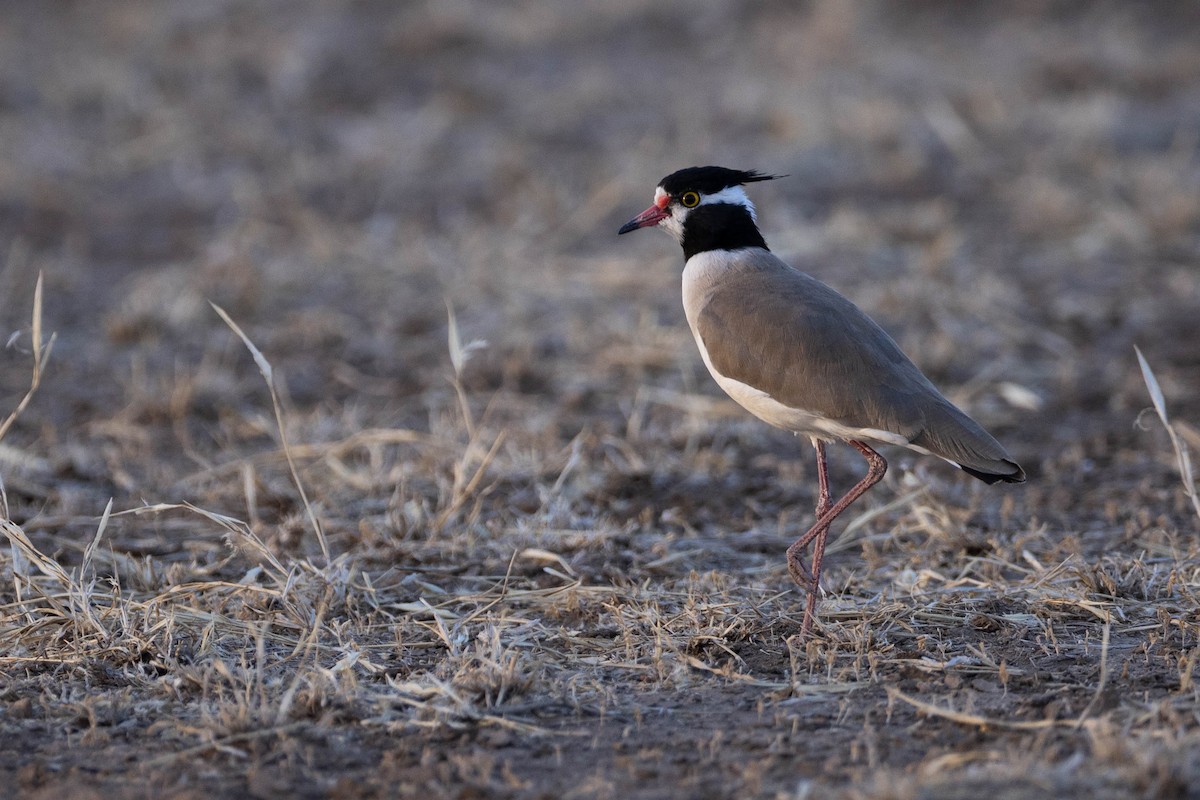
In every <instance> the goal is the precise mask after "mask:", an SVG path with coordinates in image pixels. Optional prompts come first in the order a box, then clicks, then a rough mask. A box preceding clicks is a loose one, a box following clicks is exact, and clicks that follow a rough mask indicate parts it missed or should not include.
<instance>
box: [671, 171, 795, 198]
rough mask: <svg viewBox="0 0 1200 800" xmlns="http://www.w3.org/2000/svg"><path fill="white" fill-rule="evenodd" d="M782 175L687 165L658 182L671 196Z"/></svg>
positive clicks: (709, 190)
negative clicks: (685, 167)
mask: <svg viewBox="0 0 1200 800" xmlns="http://www.w3.org/2000/svg"><path fill="white" fill-rule="evenodd" d="M783 177H786V176H784V175H765V174H763V173H761V172H757V171H755V170H752V169H751V170H743V169H728V168H726V167H688V168H687V169H681V170H679V171H678V172H672V173H671V174H670V175H668V176H667V177H665V178H663V179H662V180H661V181H659V182H658V185H659V186H661V187H662V189H663V191H664V192H666V193H667V194H669V195H671V196H676V195H679V194H682V193H683V192H686V191H689V190H691V191H696V192H700V194H716V193H717V192H719V191H721V190H722V189H728V188H729V187H730V186H741V185H742V184H744V183H757V182H758V181H770V180H774V179H776V178H783Z"/></svg>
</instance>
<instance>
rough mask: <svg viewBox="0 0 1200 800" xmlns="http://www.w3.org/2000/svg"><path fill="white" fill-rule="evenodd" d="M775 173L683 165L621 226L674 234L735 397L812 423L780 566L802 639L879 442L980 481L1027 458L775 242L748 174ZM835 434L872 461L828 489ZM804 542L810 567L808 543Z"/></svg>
mask: <svg viewBox="0 0 1200 800" xmlns="http://www.w3.org/2000/svg"><path fill="white" fill-rule="evenodd" d="M783 177H787V176H786V175H769V174H764V173H761V172H758V171H755V170H737V169H729V168H726V167H716V166H707V167H688V168H686V169H681V170H679V171H677V172H673V173H671V174H670V175H668V176H666V177H665V178H663V179H662V180H661V181H659V183H658V186H657V187H656V188H655V191H654V204H653V205H651V206H650V207H649V208H647V209H646V210H645V211H643V212H642V213H640V214H638V215H637V216H635V217H634V218H633V219H631V220H629V222H627V223H625V224H624V225H623V226H621V228H620V230H618V231H617V234H618V235H621V234H626V233H630V232H631V231H635V230H638V229H640V228H649V227H657V228H660V229H662V230H664V231H666V232H667V233H669V234H670V235H671V236H673V237H674V238H675V239H676V240H677V241H678V242H679V244H680V245H681V246H682V247H683V257H684V267H683V310H684V314H685V316H686V317H687V322H688V327H689V328H690V329H691V332H692V336H693V337H694V338H695V340H696V345H697V346H698V347H699V349H700V356H701V358H702V359H703V361H704V365H705V366H706V367H707V368H708V371H709V372H710V373H711V374H712V377H713V378H714V379H715V380H716V382H717V384H718V385H719V386H720V387H721V388H722V389H723V390H724V391H725V392H726V393H727V394H728V395H729V396H730V397H731V398H733V400H735V401H736V402H737V403H738V404H739V405H741V406H742V407H744V408H745V409H746V410H747V411H749V412H750V413H751V414H753V415H754V416H756V417H758V418H759V419H761V420H763V421H764V422H767V423H768V424H770V425H773V426H775V427H778V428H782V429H784V430H788V431H792V432H793V433H795V434H797V435H800V436H807V437H808V438H809V439H810V440H811V441H812V444H813V447H814V448H815V449H816V457H817V480H818V492H817V501H816V515H815V521H814V523H813V525H812V527H810V528H809V529H808V530H807V531H806V532H805V533H804V534H803V535H802V536H800V537H799V538H798V539H796V540H795V542H793V543H792V545H791V546H790V547H788V549H787V565H788V573H789V574H790V576H791V578H792V580H793V581H794V582H795V583H796V584H797V585H798V586H799V587H800V588H801V589H803V590H805V591H806V592H807V599H806V603H805V609H804V621H803V623H802V625H801V629H800V638H801V640H804V639H806V638H807V637H808V636H809V635H810V632H811V631H812V627H813V622H814V619H815V617H816V604H817V596H818V593H819V592H820V581H821V564H822V560H823V558H824V555H825V545H826V541H827V540H828V537H829V531H830V527H831V525H832V524H833V522H834V521H835V520H836V519H837V517H838V516H839V515H840V514H842V513H843V512H844V511H845V510H846V509H847V508H848V507H849V506H850V505H851V504H852V503H854V502H855V501H856V500H858V499H859V498H860V497H862V496H863V494H865V493H866V492H867V490H869V489H870V488H871V487H872V486H874V485H875V484H877V483H879V481H880V480H882V479H883V476H884V473H885V472H886V471H887V460H886V459H884V457H883V456H882V455H880V454H879V453H878V452H877V451H876V450H875V449H874V447H875V446H879V445H897V446H899V447H904V448H907V449H909V450H913V451H916V452H917V453H921V454H925V455H933V456H938V457H940V458H942V459H944V460H946V461H948V462H950V463H951V464H953V465H955V466H957V467H958V468H960V469H961V470H963V471H964V472H966V473H967V474H969V475H972V476H974V477H976V478H978V479H980V480H982V481H984V482H985V483H988V484H993V483H997V482H1005V483H1021V482H1023V481H1024V480H1025V471H1024V470H1023V469H1021V466H1020V465H1019V464H1017V462H1016V461H1014V460H1013V458H1012V457H1011V456H1010V455H1009V454H1008V451H1006V450H1005V449H1004V447H1003V446H1002V445H1001V444H1000V443H999V442H998V441H996V439H995V438H993V437H992V435H991V434H989V433H988V432H987V431H985V430H984V429H983V427H982V426H980V425H979V424H978V423H977V422H975V421H974V420H973V419H971V418H970V417H969V416H967V415H966V414H965V413H963V412H962V411H961V410H960V409H958V408H957V407H956V406H955V405H954V404H953V403H951V402H950V401H949V400H947V399H946V398H945V397H944V396H943V395H942V393H941V392H939V391H938V390H937V388H936V387H935V386H934V385H933V383H932V382H930V380H929V379H928V378H927V377H925V375H924V374H923V373H922V372H921V370H920V369H919V368H918V367H917V366H916V365H915V364H914V363H913V362H912V360H910V359H909V358H908V356H906V355H905V354H904V353H903V352H902V351H901V349H900V347H899V346H898V345H897V344H896V342H895V341H894V340H893V339H892V337H891V336H889V335H888V334H887V332H886V331H884V330H883V328H881V327H880V326H879V325H878V324H877V323H876V322H875V321H874V320H872V319H871V318H870V317H869V316H867V314H866V313H864V312H863V311H862V310H860V309H859V308H858V306H856V305H854V304H853V303H852V302H851V301H850V300H848V299H846V298H845V297H843V296H842V295H841V294H839V293H838V292H837V291H835V290H834V289H832V288H830V287H829V286H827V285H825V284H824V283H822V282H820V281H818V280H817V279H816V278H813V277H812V276H810V275H808V274H806V273H804V272H801V271H800V270H798V269H796V268H794V267H792V266H791V265H789V264H788V263H786V262H785V261H783V260H782V259H780V258H779V257H778V256H776V255H775V254H774V253H772V252H771V250H770V249H769V248H768V247H767V243H766V240H765V239H764V238H763V236H762V233H760V232H759V229H758V218H757V216H756V214H755V208H754V204H753V203H752V202H751V201H750V199H749V197H747V195H746V191H745V189H744V188H743V187H744V186H745V185H747V184H752V183H758V182H760V181H769V180H776V179H778V178H783ZM832 442H845V443H847V444H849V445H851V446H852V447H853V448H855V449H856V450H858V452H859V453H861V454H862V456H863V457H864V458H865V459H866V461H867V474H866V475H865V476H864V477H863V478H862V479H861V480H860V481H858V482H857V483H856V484H854V486H853V487H851V488H850V490H849V491H847V492H846V494H845V495H843V496H842V497H841V498H840V499H839V500H837V502H834V501H833V496H832V492H831V490H830V485H829V475H828V470H827V466H826V459H825V449H826V445H827V444H829V443H832ZM809 545H811V546H812V557H811V559H812V560H811V563H812V566H811V568H809V567H807V566H805V563H804V557H803V554H804V552H805V549H806V548H807V547H809Z"/></svg>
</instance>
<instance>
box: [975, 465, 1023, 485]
mask: <svg viewBox="0 0 1200 800" xmlns="http://www.w3.org/2000/svg"><path fill="white" fill-rule="evenodd" d="M1004 463H1005V464H1011V465H1012V468H1013V469H1014V470H1015V471H1014V472H1004V473H996V472H981V471H980V470H977V469H971V468H970V467H964V466H962V465H961V464H960V465H959V468H960V469H961V470H962V471H963V472H965V473H967V474H968V475H970V476H972V477H975V478H979V480H981V481H983V482H984V483H986V484H988V485H989V486H990V485H992V484H993V483H999V482H1001V481H1003V482H1004V483H1024V482H1025V470H1023V469H1021V465H1020V464H1018V463H1017V462H1015V461H1005V462H1004Z"/></svg>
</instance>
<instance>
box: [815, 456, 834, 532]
mask: <svg viewBox="0 0 1200 800" xmlns="http://www.w3.org/2000/svg"><path fill="white" fill-rule="evenodd" d="M813 447H815V448H816V450H817V483H818V485H819V486H820V493H819V494H818V495H817V519H820V518H821V517H823V516H825V512H826V511H828V510H829V504H830V503H831V502H833V498H832V497H831V496H830V495H829V468H828V466H826V464H825V442H823V441H822V440H820V439H813Z"/></svg>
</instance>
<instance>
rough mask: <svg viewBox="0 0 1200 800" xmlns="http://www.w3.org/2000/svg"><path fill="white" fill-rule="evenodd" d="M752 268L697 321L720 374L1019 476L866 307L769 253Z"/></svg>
mask: <svg viewBox="0 0 1200 800" xmlns="http://www.w3.org/2000/svg"><path fill="white" fill-rule="evenodd" d="M752 266H753V268H752V269H749V270H746V271H740V272H739V271H730V272H727V273H725V274H723V275H722V277H721V279H720V281H718V282H717V283H716V284H714V285H713V286H712V287H711V288H710V289H709V291H708V292H707V294H706V296H705V299H704V302H703V304H702V307H701V308H700V311H699V313H698V315H697V319H696V327H697V333H698V335H699V336H700V338H701V340H702V341H703V342H704V346H705V348H706V349H707V350H708V355H709V359H710V360H711V361H712V364H713V366H714V367H715V368H716V369H717V371H718V372H720V373H721V374H722V375H726V376H728V377H730V378H733V379H734V380H737V381H741V382H742V383H745V384H748V385H750V386H753V387H755V388H757V389H761V390H762V391H764V392H766V393H767V394H769V395H770V396H771V397H772V398H774V399H775V400H777V401H778V402H780V403H783V404H785V405H787V406H790V407H792V408H798V409H803V410H805V411H809V412H811V413H814V414H819V415H821V416H823V417H826V418H828V419H830V420H833V421H834V422H838V423H840V424H842V425H846V426H848V427H855V428H873V429H877V430H884V431H889V432H891V433H895V434H899V435H900V436H903V437H904V438H905V439H907V440H908V441H910V442H912V443H913V444H915V445H917V446H919V447H922V448H924V449H926V450H929V451H930V452H932V453H934V454H936V455H939V456H942V457H944V458H947V459H949V460H951V461H954V462H955V463H957V464H959V465H961V466H963V467H965V468H967V469H968V471H971V472H972V473H973V474H979V477H983V476H984V475H987V476H992V475H998V476H1002V477H1011V478H1014V479H1015V478H1016V476H1017V474H1018V473H1020V467H1018V466H1017V465H1016V463H1015V462H1013V461H1012V460H1011V458H1010V457H1009V456H1008V453H1007V452H1005V450H1004V448H1003V447H1002V446H1001V445H1000V444H999V443H998V442H997V441H996V440H995V439H993V438H992V437H991V436H990V435H989V434H988V433H987V432H986V431H985V430H983V428H982V427H980V426H979V425H978V424H977V423H976V422H975V421H974V420H972V419H971V418H970V417H968V416H967V415H966V414H964V413H963V412H961V411H959V410H958V409H957V408H955V407H954V405H953V404H951V403H950V401H948V400H946V398H944V397H943V396H942V395H941V393H940V392H938V390H937V389H936V388H935V387H934V386H933V384H932V383H930V382H929V380H928V379H927V378H926V377H925V376H924V375H923V374H922V373H921V371H920V370H919V369H917V367H916V365H915V364H913V363H912V361H910V360H909V358H908V357H907V356H906V355H904V353H903V352H902V351H901V350H900V348H899V346H898V345H897V344H896V343H895V341H893V339H892V338H891V337H890V336H888V335H887V333H886V332H885V331H884V330H883V329H882V328H880V327H879V326H878V325H876V324H875V322H874V321H872V320H871V318H870V317H868V316H867V315H866V314H864V313H863V312H862V311H860V310H859V309H858V307H857V306H855V305H854V304H853V303H851V302H850V301H849V300H847V299H846V298H844V297H842V296H841V295H840V294H838V293H837V292H835V291H834V290H833V289H830V288H829V287H828V286H826V285H824V284H823V283H821V282H820V281H818V280H816V279H814V278H812V277H810V276H808V275H805V274H804V273H802V272H799V271H797V270H794V269H792V268H791V267H788V266H787V265H786V264H784V263H783V262H782V261H779V260H778V259H776V258H775V257H774V256H773V255H770V254H768V253H764V254H763V256H762V257H760V258H759V259H758V260H757V262H756V263H754V264H753V265H752ZM980 473H982V474H980ZM1023 477H1024V475H1023V473H1021V478H1022V479H1023ZM986 479H987V478H985V480H986Z"/></svg>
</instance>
